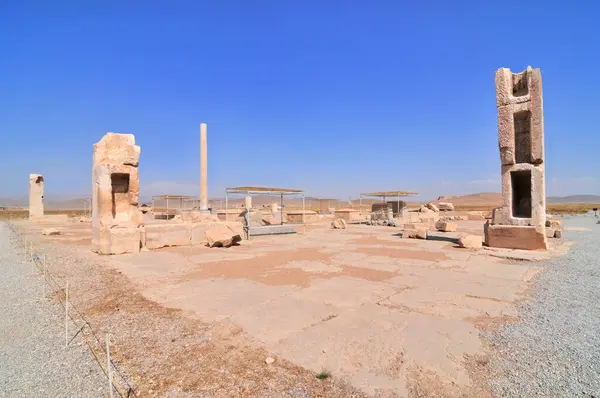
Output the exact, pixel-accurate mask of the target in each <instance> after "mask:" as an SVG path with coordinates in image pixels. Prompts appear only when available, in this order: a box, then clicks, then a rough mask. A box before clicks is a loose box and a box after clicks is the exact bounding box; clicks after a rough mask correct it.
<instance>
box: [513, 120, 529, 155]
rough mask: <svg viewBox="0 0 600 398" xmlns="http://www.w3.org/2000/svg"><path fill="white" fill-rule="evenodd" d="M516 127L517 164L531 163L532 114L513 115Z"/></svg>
mask: <svg viewBox="0 0 600 398" xmlns="http://www.w3.org/2000/svg"><path fill="white" fill-rule="evenodd" d="M513 120H514V125H515V163H531V112H529V111H521V112H516V113H515V114H514V115H513Z"/></svg>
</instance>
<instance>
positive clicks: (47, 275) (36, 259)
mask: <svg viewBox="0 0 600 398" xmlns="http://www.w3.org/2000/svg"><path fill="white" fill-rule="evenodd" d="M7 224H8V226H9V228H10V229H11V231H12V233H13V236H14V237H15V238H16V239H17V243H19V246H20V248H21V249H23V250H27V245H26V241H25V239H24V237H23V234H22V233H21V232H20V231H18V229H17V228H16V227H15V225H14V224H13V223H12V222H7ZM29 245H30V250H31V252H30V253H27V251H26V252H25V253H21V254H26V255H27V254H29V255H30V260H31V261H32V265H33V266H34V267H35V269H36V270H37V271H40V268H41V267H44V263H43V260H42V258H41V257H40V255H39V254H38V253H35V252H34V251H33V249H32V242H31V241H29ZM38 263H39V265H38ZM42 277H43V279H44V283H46V284H48V285H49V286H50V287H51V288H52V287H53V286H52V284H54V287H56V289H55V290H53V294H54V293H55V292H56V291H65V298H64V299H65V300H66V299H67V297H66V290H65V289H66V286H65V287H61V286H60V284H59V283H58V282H57V281H56V279H55V278H54V277H53V276H52V273H51V272H49V270H48V268H47V267H46V269H45V272H44V273H43V274H42ZM57 277H58V278H61V277H60V276H58V275H57ZM50 282H52V284H51V283H50ZM67 286H68V285H67ZM57 302H58V303H59V304H60V305H61V306H62V307H63V308H64V309H65V312H66V315H67V316H68V318H69V319H70V320H71V322H72V323H73V324H74V325H75V326H76V328H77V333H76V334H75V335H74V336H73V337H72V338H71V339H70V340H68V341H67V346H68V344H70V343H71V342H72V341H73V340H74V339H75V338H76V337H77V336H78V335H79V334H80V333H81V334H82V335H83V336H85V332H84V330H86V327H87V330H88V331H90V332H91V335H92V336H93V337H94V339H93V340H96V342H97V343H98V345H99V346H100V347H103V343H102V342H101V341H100V339H99V338H98V335H97V334H96V332H95V331H94V328H93V327H92V324H91V323H90V322H89V321H88V320H87V319H86V317H85V316H84V315H83V313H82V312H81V311H80V310H79V309H78V308H77V306H75V305H74V304H73V302H72V300H70V299H69V302H68V306H69V310H71V311H74V312H75V313H76V315H77V316H78V317H79V318H81V319H82V320H83V325H80V324H79V323H78V322H77V321H76V320H75V319H74V318H73V316H72V315H71V313H70V312H69V311H67V309H66V305H67V304H66V302H65V303H63V301H62V300H61V299H60V298H57ZM65 326H66V325H65ZM82 340H83V341H84V342H85V344H86V345H87V346H88V348H89V350H90V352H91V353H92V357H93V358H94V359H95V360H96V362H97V363H98V366H99V367H100V369H102V372H103V373H104V375H105V376H106V378H107V379H108V380H109V381H110V382H111V386H112V389H113V390H114V391H116V392H117V393H118V394H119V396H120V397H130V396H132V395H133V394H134V393H135V391H134V389H133V387H132V386H131V385H130V384H129V382H128V381H127V378H126V377H125V376H124V375H123V373H122V372H121V370H120V369H119V367H118V366H117V364H116V363H115V362H114V361H113V360H112V359H110V358H109V359H108V361H107V364H108V365H105V366H103V365H102V363H101V361H100V360H99V358H98V356H97V354H96V352H95V351H94V348H93V347H92V346H91V345H90V343H89V342H88V339H86V338H83V339H82ZM93 340H92V341H93ZM100 351H102V353H103V354H104V355H103V356H108V353H107V351H106V350H104V349H103V348H101V349H100ZM107 366H110V367H111V369H112V370H114V371H115V372H116V374H117V375H118V376H119V382H120V383H121V384H124V385H125V386H126V390H127V391H126V392H125V393H122V392H121V390H120V389H119V388H118V386H117V384H118V383H115V382H114V379H113V380H111V379H112V378H111V376H109V373H110V372H108V368H107V369H105V367H107ZM111 395H112V394H111Z"/></svg>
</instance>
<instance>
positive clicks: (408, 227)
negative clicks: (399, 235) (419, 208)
mask: <svg viewBox="0 0 600 398" xmlns="http://www.w3.org/2000/svg"><path fill="white" fill-rule="evenodd" d="M419 228H427V225H425V224H423V223H408V224H404V230H415V229H419Z"/></svg>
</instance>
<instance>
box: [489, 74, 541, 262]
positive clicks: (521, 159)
mask: <svg viewBox="0 0 600 398" xmlns="http://www.w3.org/2000/svg"><path fill="white" fill-rule="evenodd" d="M496 106H497V107H498V146H499V149H500V166H501V170H502V207H500V208H497V209H494V212H493V216H492V222H491V223H488V224H486V226H485V238H486V243H487V244H488V245H489V246H492V247H504V248H511V249H531V250H536V249H543V250H546V249H548V241H547V239H546V230H545V227H546V189H545V182H544V181H545V176H544V174H545V172H544V167H545V165H544V113H543V101H542V75H541V73H540V70H539V69H531V67H528V68H527V69H526V70H525V71H523V72H521V73H511V71H510V69H507V68H501V69H498V71H496Z"/></svg>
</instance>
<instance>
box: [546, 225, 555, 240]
mask: <svg viewBox="0 0 600 398" xmlns="http://www.w3.org/2000/svg"><path fill="white" fill-rule="evenodd" d="M555 233H556V229H554V228H551V227H546V238H554V234H555Z"/></svg>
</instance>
